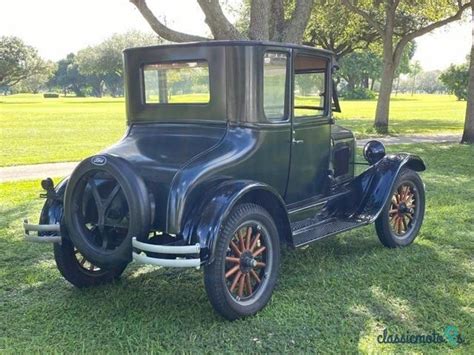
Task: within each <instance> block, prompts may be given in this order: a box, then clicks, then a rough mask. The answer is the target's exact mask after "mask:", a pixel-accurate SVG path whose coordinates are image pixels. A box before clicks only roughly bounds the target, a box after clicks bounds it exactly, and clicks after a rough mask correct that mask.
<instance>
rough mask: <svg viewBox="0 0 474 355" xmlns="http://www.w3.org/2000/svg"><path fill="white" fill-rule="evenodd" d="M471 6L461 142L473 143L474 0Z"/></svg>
mask: <svg viewBox="0 0 474 355" xmlns="http://www.w3.org/2000/svg"><path fill="white" fill-rule="evenodd" d="M471 8H472V20H471V21H472V43H471V63H470V65H469V84H468V88H467V107H466V121H465V122H464V133H463V135H462V139H461V143H469V144H474V0H471Z"/></svg>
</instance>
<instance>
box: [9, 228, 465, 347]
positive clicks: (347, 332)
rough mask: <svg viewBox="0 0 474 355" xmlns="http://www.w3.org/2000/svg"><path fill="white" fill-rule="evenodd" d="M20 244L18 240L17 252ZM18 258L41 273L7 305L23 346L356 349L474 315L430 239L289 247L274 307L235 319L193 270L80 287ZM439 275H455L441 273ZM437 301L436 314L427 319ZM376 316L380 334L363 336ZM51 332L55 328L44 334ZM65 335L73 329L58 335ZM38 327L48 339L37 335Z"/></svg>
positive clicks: (12, 330)
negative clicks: (215, 306) (223, 313)
mask: <svg viewBox="0 0 474 355" xmlns="http://www.w3.org/2000/svg"><path fill="white" fill-rule="evenodd" d="M16 243H18V242H15V243H14V245H12V247H15V249H17V250H20V249H21V248H22V245H21V244H18V245H15V244H16ZM36 257H37V256H36ZM19 261H20V262H21V263H22V264H23V266H24V268H25V269H26V270H25V271H26V273H27V274H42V277H41V279H40V280H36V282H34V283H32V284H30V285H22V286H20V287H19V289H16V290H15V291H13V294H14V297H10V298H9V300H8V301H7V302H6V305H7V308H8V309H9V316H10V319H11V320H13V323H12V324H11V325H10V326H9V327H8V329H6V330H5V333H4V334H5V335H6V336H7V337H8V336H10V337H12V339H15V341H16V342H19V344H21V343H23V346H25V347H26V348H31V347H33V348H35V347H37V348H38V349H39V348H40V347H41V346H44V343H45V342H46V343H47V344H49V345H48V347H47V348H46V349H56V350H59V351H60V350H66V351H67V349H68V348H70V347H71V346H74V347H77V346H82V347H84V346H85V349H86V350H89V351H92V350H95V351H100V350H105V349H116V350H125V349H128V350H136V351H147V350H151V349H166V350H179V351H193V350H194V351H195V350H197V349H201V350H204V349H208V350H210V349H212V350H214V351H224V350H227V351H228V350H234V351H255V350H262V351H274V352H275V351H284V350H292V349H293V350H306V351H308V350H310V351H313V350H314V351H316V350H321V349H326V350H329V349H336V348H344V350H345V351H348V352H357V351H359V350H360V341H361V338H363V337H364V336H369V337H370V339H369V341H370V342H375V336H376V335H378V334H379V333H381V331H382V330H383V327H389V328H390V329H391V330H393V331H394V332H398V333H406V332H407V331H409V332H412V333H420V332H421V333H424V332H428V331H431V330H433V329H436V330H440V329H441V328H442V327H443V326H445V325H446V324H445V320H446V319H453V317H454V319H458V320H459V319H465V320H466V321H467V320H469V319H470V316H469V314H468V313H466V311H465V310H464V306H463V304H462V303H461V302H459V301H458V300H457V299H456V298H453V297H452V295H450V294H449V292H447V291H446V289H449V288H450V287H453V286H454V285H456V283H457V282H458V281H459V280H460V279H462V278H463V277H464V276H465V270H463V269H462V268H461V267H460V266H459V265H458V264H456V262H455V261H454V260H449V258H444V257H441V256H440V255H438V254H437V252H436V251H435V250H434V249H433V248H431V247H428V246H425V245H418V244H415V245H413V246H412V247H410V248H407V249H404V250H387V249H384V248H383V247H382V246H381V245H380V244H379V243H378V242H377V241H376V240H375V237H374V232H373V231H368V230H367V229H365V230H364V231H362V232H352V233H351V236H342V237H338V238H336V239H332V240H327V241H324V242H321V243H319V244H315V245H314V246H312V247H311V248H309V249H307V250H303V251H288V252H286V253H285V257H284V259H283V267H282V273H281V278H280V282H279V286H278V287H277V289H276V291H275V294H274V296H273V300H272V302H271V304H270V305H269V306H268V307H267V308H266V309H265V310H264V311H263V312H261V313H259V314H258V315H257V316H255V317H251V318H247V319H244V320H240V321H236V322H227V321H225V320H223V319H221V318H220V317H219V316H217V315H216V314H215V313H214V312H213V310H212V308H211V306H210V304H209V302H208V301H207V298H206V294H205V291H204V286H203V282H202V275H201V273H200V272H198V271H195V270H169V269H158V270H157V269H150V268H147V267H137V266H136V265H132V266H131V267H130V268H129V270H128V271H127V272H126V274H127V275H126V276H125V277H124V278H123V280H122V281H119V282H118V283H116V284H114V285H108V286H102V287H98V288H94V289H86V290H77V289H74V288H73V287H71V286H70V285H69V284H67V283H66V282H65V281H64V280H62V279H61V278H60V276H59V275H58V273H57V272H56V271H55V270H54V265H52V264H51V263H47V262H38V259H35V261H36V262H35V263H30V262H25V260H23V262H22V261H21V260H19ZM43 261H44V260H43ZM419 265H424V266H425V269H426V270H423V269H420V267H419ZM439 273H442V275H445V276H448V275H449V278H448V279H446V277H442V278H440V277H436V275H439ZM21 279H22V278H19V280H21ZM457 287H459V285H457ZM432 307H434V308H435V309H436V312H437V313H436V315H435V316H434V317H433V315H432V314H431V315H428V317H427V308H432ZM371 323H374V324H375V326H376V327H378V328H379V329H378V330H379V333H367V334H366V333H365V331H366V330H367V325H368V324H371ZM53 325H58V326H57V327H56V326H53ZM59 325H60V326H59ZM466 325H467V324H466ZM459 326H461V327H462V326H463V325H462V324H459ZM44 329H48V331H47V332H45V333H42V332H44ZM64 333H66V334H67V333H69V334H75V336H74V337H73V338H71V339H67V340H66V339H63V340H62V341H59V340H58V339H61V334H64ZM33 334H44V336H42V337H41V338H37V337H36V338H35V337H33V339H31V336H32V335H33ZM53 339H56V340H55V341H54V342H53V343H49V340H50V341H52V340H53ZM42 344H43V345H42ZM134 344H135V345H134ZM20 348H21V347H20ZM420 349H421V348H420Z"/></svg>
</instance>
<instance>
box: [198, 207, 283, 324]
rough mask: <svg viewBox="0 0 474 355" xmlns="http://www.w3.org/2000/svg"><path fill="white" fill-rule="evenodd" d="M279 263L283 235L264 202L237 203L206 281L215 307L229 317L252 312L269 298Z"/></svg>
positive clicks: (224, 228) (229, 318)
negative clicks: (262, 204)
mask: <svg viewBox="0 0 474 355" xmlns="http://www.w3.org/2000/svg"><path fill="white" fill-rule="evenodd" d="M279 266H280V238H279V235H278V229H277V227H276V226H275V223H274V221H273V219H272V217H271V216H270V214H269V213H268V212H267V211H266V210H265V209H264V208H262V207H261V206H258V205H255V204H252V203H245V204H241V205H237V206H236V207H235V208H234V209H233V210H232V212H231V213H230V215H229V217H228V218H227V220H226V222H225V223H224V225H223V228H222V233H221V234H220V235H219V236H218V239H217V240H216V247H215V253H214V261H213V262H212V263H211V264H210V265H207V266H206V267H205V269H204V283H205V287H206V292H207V295H208V297H209V300H210V302H211V304H212V306H213V307H214V309H215V310H216V311H217V312H218V313H219V314H221V315H222V316H223V317H224V318H226V319H228V320H235V319H237V318H241V317H245V316H249V315H253V314H255V313H257V312H258V311H260V310H261V309H262V308H263V307H265V305H266V304H267V303H268V301H269V300H270V297H271V295H272V292H273V289H274V288H275V284H276V281H277V278H278V271H279Z"/></svg>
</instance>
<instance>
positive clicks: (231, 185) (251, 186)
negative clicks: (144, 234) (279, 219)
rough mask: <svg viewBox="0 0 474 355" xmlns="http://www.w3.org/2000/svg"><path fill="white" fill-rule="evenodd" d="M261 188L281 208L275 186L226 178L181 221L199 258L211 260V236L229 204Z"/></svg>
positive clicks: (229, 207) (217, 228) (212, 247)
mask: <svg viewBox="0 0 474 355" xmlns="http://www.w3.org/2000/svg"><path fill="white" fill-rule="evenodd" d="M255 190H264V191H266V192H268V193H271V194H272V195H273V196H274V197H275V198H276V199H277V200H278V201H279V203H280V204H281V206H283V208H285V203H284V201H283V199H282V198H281V196H280V195H279V194H278V192H277V191H276V190H274V189H273V188H272V187H270V186H269V185H266V184H263V183H260V182H255V181H251V180H226V181H224V182H221V183H220V184H219V185H217V186H216V188H214V189H213V190H212V191H208V192H206V196H207V198H205V199H203V201H202V202H201V203H200V204H199V206H198V207H197V208H195V209H194V210H193V212H192V214H190V215H189V216H188V218H187V219H186V221H185V222H184V224H183V236H184V237H185V239H187V240H188V242H190V243H199V244H200V246H201V255H200V257H201V260H202V261H206V262H207V263H211V262H212V261H213V258H214V249H215V240H216V238H217V236H218V235H219V232H220V230H221V227H222V225H223V223H224V221H225V220H226V218H227V216H228V215H229V213H230V212H231V210H232V208H233V207H234V206H235V205H236V204H237V203H238V202H239V201H240V200H241V199H242V198H243V197H244V196H245V195H246V194H248V193H249V192H251V191H255Z"/></svg>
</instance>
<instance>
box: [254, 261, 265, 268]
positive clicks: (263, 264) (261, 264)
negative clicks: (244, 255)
mask: <svg viewBox="0 0 474 355" xmlns="http://www.w3.org/2000/svg"><path fill="white" fill-rule="evenodd" d="M266 265H267V264H265V263H262V262H261V261H257V265H256V267H265V266H266Z"/></svg>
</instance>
